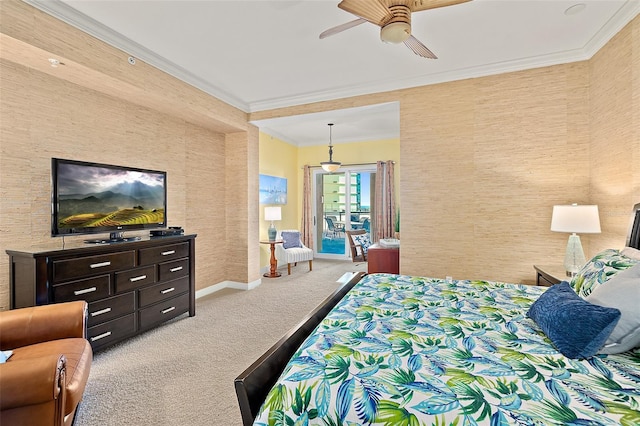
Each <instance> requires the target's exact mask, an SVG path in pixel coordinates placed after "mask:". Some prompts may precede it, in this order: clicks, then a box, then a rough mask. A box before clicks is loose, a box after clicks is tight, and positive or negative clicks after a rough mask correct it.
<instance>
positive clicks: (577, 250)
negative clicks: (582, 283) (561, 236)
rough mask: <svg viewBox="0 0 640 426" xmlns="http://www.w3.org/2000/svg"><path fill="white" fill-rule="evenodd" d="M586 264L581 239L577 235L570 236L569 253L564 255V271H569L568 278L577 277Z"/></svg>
mask: <svg viewBox="0 0 640 426" xmlns="http://www.w3.org/2000/svg"><path fill="white" fill-rule="evenodd" d="M586 262H587V261H586V259H585V257H584V251H583V250H582V243H581V242H580V237H579V236H578V235H576V234H575V233H574V234H571V235H569V241H567V251H566V253H565V255H564V269H565V270H566V271H567V276H568V277H573V276H574V275H577V273H578V272H579V271H580V269H582V267H583V266H584V264H585V263H586Z"/></svg>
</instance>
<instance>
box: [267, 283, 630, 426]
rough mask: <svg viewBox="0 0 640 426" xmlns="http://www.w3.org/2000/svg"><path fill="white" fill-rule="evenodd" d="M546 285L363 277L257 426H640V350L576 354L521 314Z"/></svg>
mask: <svg viewBox="0 0 640 426" xmlns="http://www.w3.org/2000/svg"><path fill="white" fill-rule="evenodd" d="M543 291H544V288H540V287H534V286H525V285H514V284H506V283H497V282H486V281H456V280H454V281H450V282H447V281H445V280H439V279H432V278H423V277H411V276H404V275H388V274H373V275H368V276H366V277H365V278H364V279H363V280H362V281H361V282H360V283H358V284H357V285H356V286H355V287H354V288H353V290H352V291H351V292H349V294H348V295H347V296H346V297H345V298H344V299H343V300H342V301H341V302H340V303H339V304H338V305H337V306H336V307H335V308H334V310H333V311H331V312H330V314H329V315H328V316H327V317H326V318H325V319H324V320H323V322H322V323H320V324H319V326H318V327H317V329H316V330H315V332H314V333H313V334H312V335H311V336H310V337H309V338H308V339H307V340H306V341H305V343H304V344H303V345H302V347H301V348H300V349H299V350H298V351H297V352H296V354H295V355H294V357H293V358H292V360H291V361H290V363H289V364H288V366H287V367H286V368H285V371H284V372H283V374H282V376H281V377H280V380H279V381H278V383H277V384H276V386H274V388H273V389H272V390H271V391H270V393H269V394H268V396H267V398H266V401H265V403H264V405H263V406H262V408H261V410H260V413H259V415H258V417H257V418H256V420H255V423H254V424H255V425H307V424H308V425H327V426H338V425H344V426H346V425H368V424H376V425H387V426H392V425H393V426H402V425H476V424H486V425H506V424H513V425H618V424H621V425H629V426H631V425H640V350H636V351H635V352H627V353H624V354H620V355H609V356H605V355H603V356H597V357H593V358H590V359H588V360H580V361H578V360H572V359H568V358H566V357H564V356H563V355H561V354H560V353H559V352H557V351H556V350H555V349H554V348H553V346H552V345H551V343H550V341H549V340H548V339H547V338H546V337H545V336H544V334H543V333H542V332H541V331H540V329H539V328H538V327H537V325H536V324H535V323H534V322H533V321H532V320H531V319H529V318H527V317H526V312H527V310H528V308H529V306H530V305H531V303H533V301H534V300H536V299H537V297H538V296H539V295H540V294H541V293H542V292H543Z"/></svg>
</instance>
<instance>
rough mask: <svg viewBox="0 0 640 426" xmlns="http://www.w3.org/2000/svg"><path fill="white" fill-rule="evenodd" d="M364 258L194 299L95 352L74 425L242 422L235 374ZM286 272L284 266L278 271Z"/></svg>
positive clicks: (317, 264) (226, 425)
mask: <svg viewBox="0 0 640 426" xmlns="http://www.w3.org/2000/svg"><path fill="white" fill-rule="evenodd" d="M366 268H367V264H366V263H362V262H360V263H353V262H345V261H328V260H321V259H316V260H314V262H313V271H312V272H309V270H308V263H307V262H302V263H299V264H298V266H296V267H294V268H292V273H291V275H290V276H287V275H286V273H287V271H286V268H285V269H284V275H283V276H282V277H280V278H274V279H268V278H263V280H262V284H261V285H260V286H259V287H258V288H256V289H254V290H251V291H241V290H231V289H224V290H221V291H219V292H216V293H214V294H212V295H209V296H206V297H203V298H201V299H198V300H197V301H196V316H195V317H192V318H190V317H188V316H186V315H184V316H181V317H179V318H177V319H176V320H173V321H171V322H169V323H167V324H165V325H163V326H161V327H159V328H157V329H154V330H152V331H149V332H147V333H145V334H143V335H141V336H137V337H135V338H133V339H130V340H128V341H126V342H123V343H121V344H118V345H116V346H113V347H111V348H109V349H105V350H103V351H101V352H98V353H96V354H95V357H94V362H93V365H92V366H91V375H90V377H89V382H88V384H87V388H86V391H85V394H84V399H83V401H82V402H81V404H80V408H79V411H78V414H77V417H76V422H75V425H76V426H92V425H96V426H97V425H100V426H103V425H114V426H115V425H207V426H235V425H238V426H240V425H241V424H242V422H241V417H240V410H239V408H238V402H237V399H236V395H235V389H234V386H233V380H234V379H235V378H236V376H237V375H238V374H240V373H241V372H242V371H244V369H245V368H247V367H248V366H249V365H250V364H251V363H252V362H253V361H255V360H256V359H257V358H258V357H259V356H260V355H262V353H264V352H265V351H266V350H267V349H269V348H270V347H271V346H272V345H273V344H274V343H275V342H276V341H277V340H278V339H280V338H281V337H282V336H283V335H284V334H285V333H286V332H287V331H288V330H289V329H291V328H292V327H294V326H295V325H296V324H298V322H299V321H300V320H301V319H302V318H303V317H304V316H305V315H306V314H308V313H309V312H310V311H312V310H313V309H314V308H315V307H316V306H317V305H318V304H319V303H320V302H322V301H323V300H324V299H325V298H326V297H327V296H329V294H331V293H332V292H333V291H334V290H335V289H336V288H337V287H338V286H339V285H340V284H339V283H337V282H336V280H337V279H338V278H340V277H341V276H342V275H343V274H344V273H345V272H355V271H366ZM280 271H282V269H281V270H280Z"/></svg>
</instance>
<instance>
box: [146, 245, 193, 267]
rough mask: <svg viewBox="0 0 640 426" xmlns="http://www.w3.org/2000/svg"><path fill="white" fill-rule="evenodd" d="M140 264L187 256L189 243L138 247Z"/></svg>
mask: <svg viewBox="0 0 640 426" xmlns="http://www.w3.org/2000/svg"><path fill="white" fill-rule="evenodd" d="M139 254H140V265H151V264H153V263H158V262H164V261H167V260H174V259H180V258H181V257H187V256H189V243H178V244H167V245H166V246H160V247H150V248H144V249H140V252H139Z"/></svg>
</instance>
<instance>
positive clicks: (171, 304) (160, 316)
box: [138, 293, 189, 330]
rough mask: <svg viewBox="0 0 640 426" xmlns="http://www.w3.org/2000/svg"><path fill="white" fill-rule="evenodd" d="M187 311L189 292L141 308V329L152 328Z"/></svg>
mask: <svg viewBox="0 0 640 426" xmlns="http://www.w3.org/2000/svg"><path fill="white" fill-rule="evenodd" d="M187 311H189V293H185V294H183V295H181V296H178V297H174V298H173V299H169V300H166V301H164V302H161V303H158V304H156V305H153V306H149V307H148V308H144V309H140V310H139V311H138V312H139V313H140V314H139V315H140V329H141V330H144V329H146V328H151V327H153V326H155V325H157V324H159V323H161V322H164V321H167V320H170V319H171V318H175V317H177V316H178V315H181V314H184V313H185V312H187Z"/></svg>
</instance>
